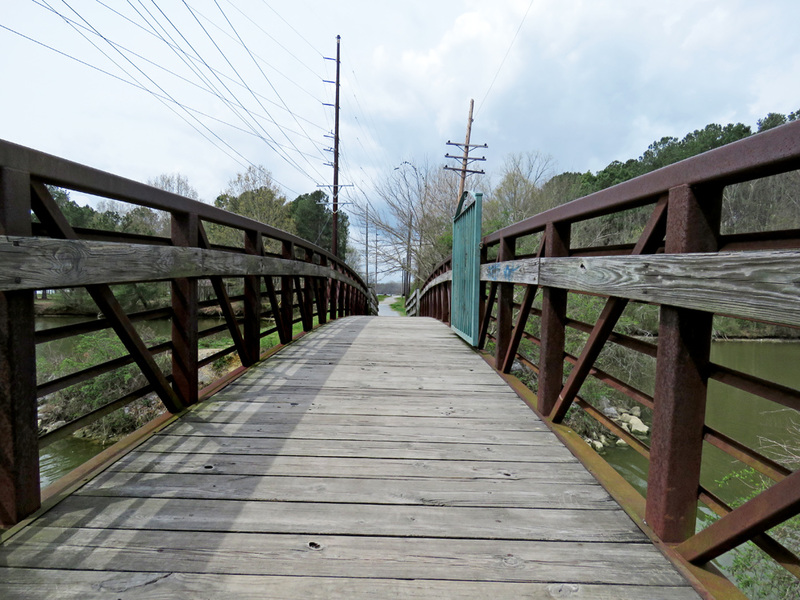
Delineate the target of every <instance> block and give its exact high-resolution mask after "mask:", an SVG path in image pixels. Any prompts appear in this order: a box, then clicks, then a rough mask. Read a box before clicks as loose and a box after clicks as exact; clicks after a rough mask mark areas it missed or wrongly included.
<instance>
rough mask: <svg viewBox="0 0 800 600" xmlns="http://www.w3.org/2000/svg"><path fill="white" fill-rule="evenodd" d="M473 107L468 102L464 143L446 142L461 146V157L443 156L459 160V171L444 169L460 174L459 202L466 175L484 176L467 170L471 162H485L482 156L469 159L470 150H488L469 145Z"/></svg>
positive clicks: (483, 146) (450, 144) (464, 186)
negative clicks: (462, 149)
mask: <svg viewBox="0 0 800 600" xmlns="http://www.w3.org/2000/svg"><path fill="white" fill-rule="evenodd" d="M474 106H475V100H470V101H469V117H468V118H467V137H466V139H465V141H464V143H463V144H459V143H457V142H451V141H450V140H447V145H448V146H458V147H459V148H461V147H462V146H463V148H464V154H463V156H451V155H450V154H445V155H444V157H445V158H454V159H456V160H459V159H460V160H461V168H460V169H457V168H455V167H448V166H445V167H444V168H445V169H447V170H448V171H456V172H458V173H461V183H459V186H458V199H459V200H460V199H461V196H463V195H464V190H465V189H466V183H467V173H477V174H479V175H483V174H484V172H483V171H476V170H473V169H469V168H468V167H469V164H470V163H471V162H474V161H476V160H481V161H483V160H486V157H485V156H482V157H480V158H470V157H469V152H470V149H472V148H488V147H489V146H487V145H486V144H470V143H469V140H470V136H471V135H472V109H473V107H474Z"/></svg>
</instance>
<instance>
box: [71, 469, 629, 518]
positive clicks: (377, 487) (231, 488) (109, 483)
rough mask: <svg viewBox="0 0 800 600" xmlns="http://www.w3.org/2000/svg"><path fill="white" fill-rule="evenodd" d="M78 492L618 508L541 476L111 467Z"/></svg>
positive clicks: (590, 488) (598, 495)
mask: <svg viewBox="0 0 800 600" xmlns="http://www.w3.org/2000/svg"><path fill="white" fill-rule="evenodd" d="M77 493H78V494H81V495H96V496H119V497H123V498H210V499H218V500H224V499H228V500H254V501H265V500H274V501H285V502H323V501H324V502H336V503H343V502H351V503H356V504H368V503H373V504H422V505H434V506H495V507H519V506H526V507H530V508H580V509H584V510H590V509H594V508H604V509H608V508H617V504H616V503H615V502H614V501H613V500H612V499H611V496H609V495H608V493H607V492H606V491H605V490H604V489H603V488H601V487H600V486H598V485H596V484H595V483H594V482H590V483H586V484H577V483H573V482H570V483H569V484H563V483H561V484H559V483H551V482H537V483H536V485H528V486H519V485H517V484H516V483H515V482H514V481H513V480H512V481H507V480H500V479H483V480H476V479H470V480H458V479H448V480H441V479H415V480H413V481H408V480H396V479H367V478H363V477H362V478H358V479H355V478H346V477H280V476H253V477H246V476H241V475H216V476H215V477H214V479H213V481H209V477H208V476H207V475H206V474H205V473H199V474H195V473H169V474H166V475H165V474H161V473H125V472H106V473H103V474H102V475H100V476H99V477H97V478H95V479H94V480H92V481H91V482H90V483H89V484H87V485H86V486H84V487H83V488H82V489H81V490H80V491H79V492H77Z"/></svg>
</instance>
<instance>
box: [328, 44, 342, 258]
mask: <svg viewBox="0 0 800 600" xmlns="http://www.w3.org/2000/svg"><path fill="white" fill-rule="evenodd" d="M341 40H342V36H340V35H337V36H336V100H335V107H334V111H333V112H334V119H333V123H334V125H333V240H332V241H331V244H332V246H333V248H331V253H332V254H333V255H334V256H337V257H338V256H339V65H340V63H341V60H340V54H339V50H340V46H341Z"/></svg>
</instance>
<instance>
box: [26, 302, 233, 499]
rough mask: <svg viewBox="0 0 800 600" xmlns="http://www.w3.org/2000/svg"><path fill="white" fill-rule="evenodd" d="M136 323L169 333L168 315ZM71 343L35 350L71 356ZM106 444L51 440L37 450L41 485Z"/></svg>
mask: <svg viewBox="0 0 800 600" xmlns="http://www.w3.org/2000/svg"><path fill="white" fill-rule="evenodd" d="M90 319H91V317H37V318H36V330H37V331H38V330H41V329H50V328H53V327H61V326H63V325H71V324H73V323H81V322H84V321H87V320H90ZM222 322H223V321H222V320H221V319H200V322H199V327H200V329H206V328H209V327H213V326H215V325H219V324H220V323H222ZM136 326H137V330H139V332H140V333H141V331H142V329H143V328H144V327H146V328H147V329H149V330H150V333H151V334H152V335H154V336H155V337H156V338H158V339H159V340H167V339H169V336H170V335H171V324H170V321H169V320H167V319H153V320H150V321H144V322H140V323H137V324H136ZM74 344H75V339H74V338H65V339H63V340H56V341H53V342H47V343H46V344H42V345H40V346H38V347H37V352H44V353H50V354H53V355H57V356H70V355H71V354H72V352H73V349H74ZM109 445H110V443H102V442H98V441H96V440H87V439H84V438H79V437H74V436H70V437H68V438H65V439H63V440H59V441H57V442H54V443H53V444H51V445H50V446H48V447H47V448H45V449H44V450H42V451H41V452H40V453H39V481H40V484H41V486H42V487H43V488H44V487H45V486H47V485H49V484H51V483H53V482H54V481H55V480H56V479H58V478H59V477H61V476H63V475H65V474H67V473H69V472H70V471H71V470H73V469H74V468H76V467H78V466H80V465H81V464H83V463H84V462H86V461H87V460H89V459H91V458H93V457H94V456H96V455H97V454H99V453H100V452H102V451H103V450H104V449H105V448H107V447H108V446H109Z"/></svg>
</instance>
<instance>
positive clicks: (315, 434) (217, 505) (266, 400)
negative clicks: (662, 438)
mask: <svg viewBox="0 0 800 600" xmlns="http://www.w3.org/2000/svg"><path fill="white" fill-rule="evenodd" d="M395 359H396V360H395ZM362 367H363V370H362ZM465 373H467V374H468V375H464V374H465ZM422 384H424V385H422ZM420 387H425V388H426V389H420ZM0 565H5V566H6V568H0V596H2V597H3V598H6V597H14V596H15V595H20V596H23V597H34V598H35V597H48V598H51V597H52V598H75V597H78V596H79V597H80V598H93V597H108V596H113V597H114V598H126V597H135V598H137V599H138V598H151V597H152V598H161V597H172V596H174V597H180V596H181V595H184V596H185V597H194V596H200V597H208V598H215V597H219V596H221V595H223V594H224V595H225V598H226V600H227V598H230V597H232V596H233V597H248V596H252V597H259V598H261V597H270V598H296V597H310V598H348V599H349V598H374V597H394V598H437V599H440V598H486V597H497V598H506V597H508V598H512V597H513V598H520V597H521V598H552V597H561V596H568V597H574V598H598V599H604V598H609V599H610V598H623V599H626V598H631V599H632V598H657V599H663V600H670V599H680V600H688V599H690V598H696V597H697V596H696V594H695V593H694V592H693V591H692V590H691V588H690V587H689V586H688V585H687V584H686V582H685V581H684V580H683V579H682V578H681V577H680V575H679V574H678V573H677V572H676V571H675V569H674V568H673V567H672V566H671V565H670V564H669V563H668V562H667V561H666V560H665V559H664V558H663V557H662V556H661V554H660V553H659V552H658V551H657V550H656V549H655V548H654V547H653V546H652V545H651V544H650V543H649V542H648V541H647V539H646V538H645V537H644V535H643V534H642V533H641V532H640V531H638V529H637V528H636V527H635V526H634V525H633V523H632V522H631V521H630V520H629V519H628V518H627V516H625V515H624V513H623V512H622V511H621V510H620V509H619V507H617V506H616V505H615V504H614V502H613V501H612V500H611V498H610V497H609V495H608V494H607V493H606V492H605V491H604V490H603V489H602V488H601V487H600V486H599V485H598V484H597V483H596V481H595V480H594V479H593V478H592V477H591V476H590V475H589V474H588V473H587V472H586V471H585V470H584V469H583V467H582V466H581V465H580V464H579V463H577V461H576V460H575V459H574V457H572V455H571V454H570V453H569V452H568V451H566V449H565V448H564V447H563V446H562V445H561V444H560V443H559V442H558V441H557V440H556V439H555V437H554V436H553V434H552V433H551V432H550V431H549V430H548V429H547V428H546V427H544V426H543V424H542V423H540V422H539V421H538V419H537V418H536V417H535V415H534V414H533V413H532V412H531V411H530V410H529V409H528V408H527V407H525V406H524V405H523V404H522V403H521V402H520V401H519V399H518V398H517V397H516V395H515V394H513V393H512V392H511V391H510V390H509V389H508V388H507V387H506V386H505V384H504V383H503V382H502V380H501V379H500V378H499V377H498V376H497V375H496V374H495V373H494V371H492V369H491V368H490V367H489V366H488V365H487V364H486V363H485V362H484V361H483V360H482V359H481V358H480V357H478V356H477V355H476V354H475V353H474V352H472V351H471V350H470V349H469V348H467V347H466V345H464V344H463V343H462V342H461V341H460V339H459V338H457V337H456V336H455V335H454V334H452V333H451V332H450V331H449V330H448V329H447V327H446V326H444V325H442V324H440V323H437V322H435V321H433V320H430V319H380V318H369V317H366V318H362V317H353V318H348V319H343V320H338V321H334V322H333V323H330V324H328V325H326V326H325V327H322V328H320V329H318V330H316V331H314V332H312V333H311V334H309V335H307V336H305V337H304V338H302V339H301V340H299V341H298V342H296V343H294V344H292V345H291V346H289V347H287V348H286V349H285V350H284V351H282V352H281V353H280V354H279V355H277V356H276V357H275V360H270V361H268V362H266V363H264V364H262V365H259V366H258V367H256V368H254V369H251V370H250V371H249V372H247V373H246V374H245V375H244V376H242V377H241V378H240V379H238V380H237V381H236V382H235V383H233V384H231V385H229V386H228V387H227V388H226V389H225V390H224V392H222V393H221V394H220V395H219V396H217V397H216V398H215V399H214V400H212V401H211V402H207V403H205V404H201V405H198V406H197V407H195V408H194V409H193V410H192V411H190V413H189V414H188V415H187V416H186V417H184V418H182V419H180V420H178V421H177V422H175V423H174V424H173V425H171V426H170V427H168V428H166V429H164V430H163V431H162V432H160V433H159V434H158V435H156V436H154V437H152V438H151V439H150V440H148V441H147V442H145V443H144V444H142V445H141V446H140V447H139V448H138V449H137V450H136V451H135V452H132V453H130V454H128V455H127V456H126V457H125V458H123V459H122V460H120V461H118V462H117V463H115V464H114V465H111V466H110V467H109V468H108V469H107V470H106V471H105V472H103V473H102V474H101V475H100V476H98V477H96V478H95V479H94V480H92V481H91V482H89V483H88V484H87V485H85V486H84V487H83V488H81V489H80V490H78V491H77V492H76V493H75V494H73V496H71V497H69V498H67V499H65V500H64V501H62V502H61V503H60V504H59V505H57V506H56V507H55V508H53V509H51V510H50V511H49V512H48V513H46V514H44V515H43V516H42V517H40V518H39V519H38V520H37V521H36V522H35V523H33V525H32V526H29V527H27V528H26V529H25V530H23V531H22V532H21V533H20V534H18V535H17V536H16V537H15V538H13V539H12V540H11V542H9V543H8V544H7V545H6V546H5V547H4V548H2V549H0ZM198 581H199V582H202V585H199V584H198V583H197V582H198Z"/></svg>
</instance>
